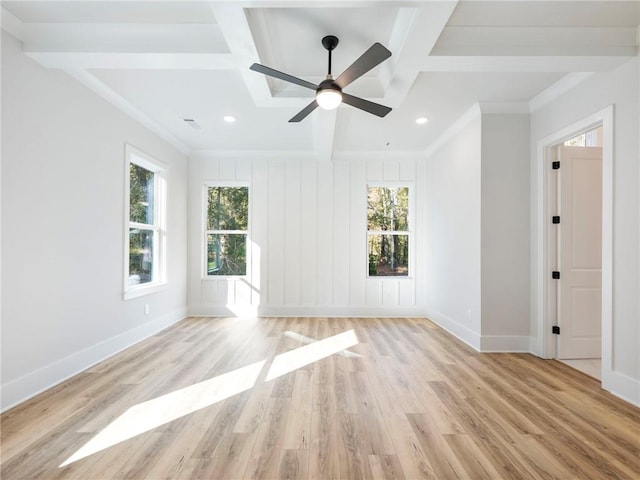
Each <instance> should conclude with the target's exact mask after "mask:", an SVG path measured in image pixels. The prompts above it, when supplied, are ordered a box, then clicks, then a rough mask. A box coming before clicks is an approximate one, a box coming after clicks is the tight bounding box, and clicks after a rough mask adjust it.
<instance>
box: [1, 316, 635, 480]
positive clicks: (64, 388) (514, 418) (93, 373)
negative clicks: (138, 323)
mask: <svg viewBox="0 0 640 480" xmlns="http://www.w3.org/2000/svg"><path fill="white" fill-rule="evenodd" d="M350 330H353V332H354V333H355V335H356V337H357V339H358V344H356V345H354V346H353V347H351V348H349V349H348V352H345V351H342V352H333V351H332V352H330V354H328V356H326V357H325V358H322V359H320V360H315V361H309V362H308V363H306V364H305V365H303V366H302V367H300V368H297V369H295V370H292V371H290V372H288V373H284V374H282V375H279V376H278V377H276V378H273V379H272V380H269V381H266V378H267V373H268V372H269V371H270V367H271V364H272V362H273V361H274V358H275V357H276V356H277V355H280V354H283V353H287V352H294V353H295V352H296V350H297V349H299V348H301V347H305V346H308V345H309V344H312V343H313V342H315V341H319V340H323V339H328V338H330V337H332V336H335V335H338V334H341V333H344V332H348V331H350ZM300 351H301V352H304V351H305V350H300ZM303 363H305V362H303ZM252 366H255V368H254V370H251V371H252V372H254V373H252V374H248V373H246V372H248V371H249V370H246V369H245V367H246V368H249V367H252ZM252 368H253V367H252ZM255 369H257V370H258V371H257V372H256V371H255ZM247 375H249V376H247ZM216 379H226V380H225V382H226V383H224V384H221V383H220V382H222V380H219V381H218V383H215V382H216V381H217V380H216ZM212 381H213V383H211V382H212ZM207 385H211V387H206V388H211V389H216V388H217V389H222V390H221V391H226V390H225V389H228V390H229V391H230V392H232V393H230V394H228V395H221V396H219V395H218V394H217V393H216V392H217V390H216V391H214V390H202V388H205V387H204V386H207ZM238 385H242V386H241V387H239V386H238ZM198 386H200V387H198ZM190 387H193V388H196V390H193V389H192V388H190ZM197 388H201V389H200V390H197ZM191 391H197V392H198V395H199V396H200V397H194V396H190V395H191V394H190V393H189V392H191ZM179 392H182V393H179ZM202 398H211V399H212V400H211V401H210V402H209V401H206V402H203V401H202ZM147 402H151V403H147ZM158 402H165V403H158ZM152 404H153V405H163V406H162V408H159V407H154V408H150V407H149V408H148V407H145V406H149V405H152ZM194 406H195V407H194ZM145 408H147V410H148V412H145ZM193 408H195V410H193ZM126 412H138V413H137V415H139V417H137V418H134V419H131V418H130V419H129V420H128V421H129V422H130V423H131V426H133V427H135V425H136V424H137V423H138V422H143V423H144V422H147V423H148V424H149V425H148V427H145V428H144V429H143V431H142V430H140V429H139V428H132V429H131V432H132V433H130V434H124V436H122V437H118V438H116V440H115V441H114V442H109V441H103V440H104V439H103V440H101V442H102V443H100V442H97V443H96V441H95V438H102V437H100V434H101V432H103V431H107V432H108V431H109V428H111V427H112V426H113V425H114V422H116V421H117V420H118V419H119V418H121V416H122V415H123V414H125V413H126ZM149 412H155V414H157V415H159V418H157V419H150V418H147V417H148V415H147V413H149ZM175 412H185V413H180V414H176V413H175ZM145 415H146V416H145ZM165 417H166V418H165ZM123 418H127V417H123ZM145 425H146V423H145ZM0 427H1V443H0V448H1V450H2V455H1V457H0V477H1V478H2V479H3V480H6V479H8V480H24V479H38V480H54V479H56V480H57V479H60V480H62V479H65V480H66V479H75V480H89V479H96V480H97V479H99V480H107V479H109V480H110V479H140V480H142V479H145V480H156V479H157V480H163V479H199V478H201V479H207V480H211V479H243V478H247V479H249V478H260V479H276V478H277V479H280V478H282V479H284V478H287V479H288V478H295V479H298V478H299V479H322V480H325V479H341V478H342V479H349V480H351V479H357V478H363V479H378V478H380V479H392V478H398V479H401V478H408V479H430V480H441V479H449V478H452V479H454V478H455V479H462V478H467V479H472V480H477V479H478V480H479V479H491V480H494V479H495V480H497V479H514V480H516V479H517V480H526V479H535V480H537V479H558V480H565V479H571V480H577V479H580V480H583V479H584V480H586V479H589V480H590V479H609V478H611V479H616V480H637V479H638V478H640V409H638V408H637V407H635V406H633V405H631V404H629V403H626V402H624V401H622V400H620V399H618V398H616V397H614V396H613V395H610V394H609V393H607V392H605V391H603V390H602V389H601V388H600V384H599V383H598V382H597V381H596V380H594V379H592V378H590V377H587V376H586V375H584V374H582V373H580V372H577V371H574V370H573V369H571V368H569V367H568V366H566V365H564V364H560V363H558V362H555V361H548V360H542V359H539V358H536V357H533V356H532V355H528V354H480V353H477V352H475V351H474V350H473V349H471V348H470V347H469V346H468V345H466V344H464V343H462V342H460V341H458V340H456V339H455V338H453V337H451V336H450V335H449V334H448V333H446V332H445V331H443V330H441V329H440V328H438V327H437V326H435V325H434V324H432V323H431V322H429V321H428V320H426V319H407V318H399V319H385V318H368V319H363V318H324V317H320V318H303V317H296V318H255V319H243V320H240V319H235V318H199V317H196V318H188V319H185V320H184V321H182V322H179V323H177V324H176V325H174V326H172V327H170V328H168V329H166V330H164V331H162V332H160V333H159V334H157V335H154V336H152V337H151V338H149V339H147V340H145V341H143V342H141V343H139V344H137V345H135V346H133V347H131V348H130V349H127V350H125V351H123V352H121V353H119V354H117V355H115V356H113V357H111V358H109V359H107V360H106V361H104V362H101V363H99V364H97V365H95V366H93V367H91V368H90V369H88V370H86V371H85V372H82V373H81V374H79V375H77V376H75V377H73V378H71V379H69V380H68V381H66V382H63V383H62V384H60V385H57V386H56V387H54V388H52V389H50V390H48V391H46V392H44V393H42V394H40V395H38V396H36V397H34V398H33V399H31V400H29V401H27V402H25V403H23V404H21V405H18V406H17V407H14V408H12V409H11V410H9V411H7V412H5V413H4V414H2V415H1V416H0ZM119 428H121V429H124V431H128V425H126V424H124V425H120V427H119ZM119 435H120V434H119ZM87 445H89V446H92V451H93V453H91V452H88V453H87V455H86V456H83V458H80V459H77V460H76V461H74V462H72V463H70V464H69V465H66V466H61V465H62V464H63V462H65V461H66V460H67V459H69V458H70V457H72V456H73V455H75V454H76V453H78V452H82V451H84V450H82V449H84V448H85V447H86V446H87ZM96 445H98V446H97V447H95V446H96ZM93 447H95V448H93Z"/></svg>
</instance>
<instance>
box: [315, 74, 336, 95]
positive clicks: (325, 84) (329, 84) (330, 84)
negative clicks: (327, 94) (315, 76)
mask: <svg viewBox="0 0 640 480" xmlns="http://www.w3.org/2000/svg"><path fill="white" fill-rule="evenodd" d="M324 90H335V91H336V92H339V93H342V89H341V88H340V87H339V86H338V84H337V83H336V82H335V81H334V80H333V79H332V78H327V79H326V80H323V81H321V82H320V84H319V85H318V89H317V90H316V93H320V92H322V91H324Z"/></svg>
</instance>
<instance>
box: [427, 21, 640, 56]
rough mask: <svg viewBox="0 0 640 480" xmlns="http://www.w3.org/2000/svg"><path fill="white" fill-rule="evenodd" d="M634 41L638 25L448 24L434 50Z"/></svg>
mask: <svg viewBox="0 0 640 480" xmlns="http://www.w3.org/2000/svg"><path fill="white" fill-rule="evenodd" d="M634 44H635V27H566V26H562V27H527V28H522V27H477V26H474V27H447V28H445V29H444V30H443V31H442V34H441V35H440V38H439V40H438V47H436V49H434V52H433V53H435V54H437V55H438V54H440V50H445V51H444V52H442V54H444V55H447V54H449V53H447V51H448V50H455V49H467V48H470V47H475V48H477V49H479V48H481V49H485V50H487V53H488V54H494V55H495V54H500V50H501V49H502V48H504V47H509V48H513V49H518V48H526V49H532V48H556V47H557V48H560V49H563V48H564V49H566V48H574V49H575V48H582V49H584V50H586V51H587V52H588V51H589V50H590V49H591V48H593V47H610V48H614V47H630V46H633V45H634ZM491 49H493V51H491ZM496 52H497V53H496ZM587 52H584V53H587ZM584 53H583V54H584Z"/></svg>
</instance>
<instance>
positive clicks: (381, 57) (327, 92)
mask: <svg viewBox="0 0 640 480" xmlns="http://www.w3.org/2000/svg"><path fill="white" fill-rule="evenodd" d="M322 46H323V47H324V48H325V49H326V50H327V51H328V52H329V68H328V72H327V77H326V79H325V80H323V81H322V82H320V85H314V84H313V83H311V82H308V81H306V80H302V79H301V78H297V77H294V76H292V75H289V74H287V73H283V72H279V71H278V70H274V69H273V68H269V67H265V66H264V65H260V64H259V63H254V64H253V65H251V67H249V68H250V69H251V70H253V71H254V72H259V73H262V74H264V75H268V76H270V77H274V78H278V79H280V80H284V81H286V82H290V83H294V84H296V85H299V86H301V87H305V88H310V89H313V90H315V91H316V98H315V99H314V100H313V102H311V103H310V104H309V105H307V106H306V107H304V108H303V109H302V110H301V111H300V112H298V113H297V114H296V115H295V116H294V117H293V118H291V120H289V122H299V121H301V120H302V119H303V118H305V117H306V116H307V115H309V114H310V113H311V112H312V111H314V110H315V109H316V108H317V107H320V108H323V109H325V110H333V109H335V108H337V107H338V106H339V105H340V104H341V103H343V102H344V103H346V104H347V105H351V106H352V107H355V108H358V109H360V110H363V111H365V112H368V113H371V114H373V115H377V116H378V117H384V116H385V115H387V114H388V113H389V112H390V111H391V108H389V107H386V106H384V105H380V104H378V103H374V102H370V101H369V100H365V99H363V98H360V97H354V96H353V95H349V94H346V93H344V92H343V91H342V89H343V88H344V87H346V86H347V85H349V84H350V83H351V82H353V81H354V80H356V79H358V78H360V77H361V76H362V75H364V74H365V73H367V72H368V71H370V70H371V69H373V68H375V67H376V66H378V65H379V64H380V63H382V62H384V61H385V60H386V59H387V58H389V57H390V56H391V52H390V51H389V50H387V49H386V48H385V47H384V46H382V45H381V44H380V43H374V44H373V45H372V46H371V47H370V48H369V49H368V50H367V51H366V52H364V53H363V54H362V55H361V56H360V58H358V59H357V60H356V61H355V62H353V63H352V64H351V66H350V67H349V68H347V69H346V70H345V71H344V72H342V74H341V75H340V76H339V77H338V78H336V79H335V80H334V79H333V76H332V75H331V52H332V51H333V50H334V49H335V48H336V47H337V46H338V37H336V36H334V35H327V36H325V37H324V38H323V39H322Z"/></svg>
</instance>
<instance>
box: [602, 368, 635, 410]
mask: <svg viewBox="0 0 640 480" xmlns="http://www.w3.org/2000/svg"><path fill="white" fill-rule="evenodd" d="M602 388H603V389H605V390H606V391H608V392H610V393H611V394H612V395H615V396H616V397H618V398H621V399H622V400H624V401H626V402H629V403H632V404H633V405H635V406H637V407H640V380H636V379H635V378H631V377H629V376H628V375H625V374H623V373H620V372H616V371H615V370H613V371H611V370H610V371H609V372H607V371H606V370H605V371H604V372H603V376H602Z"/></svg>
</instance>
